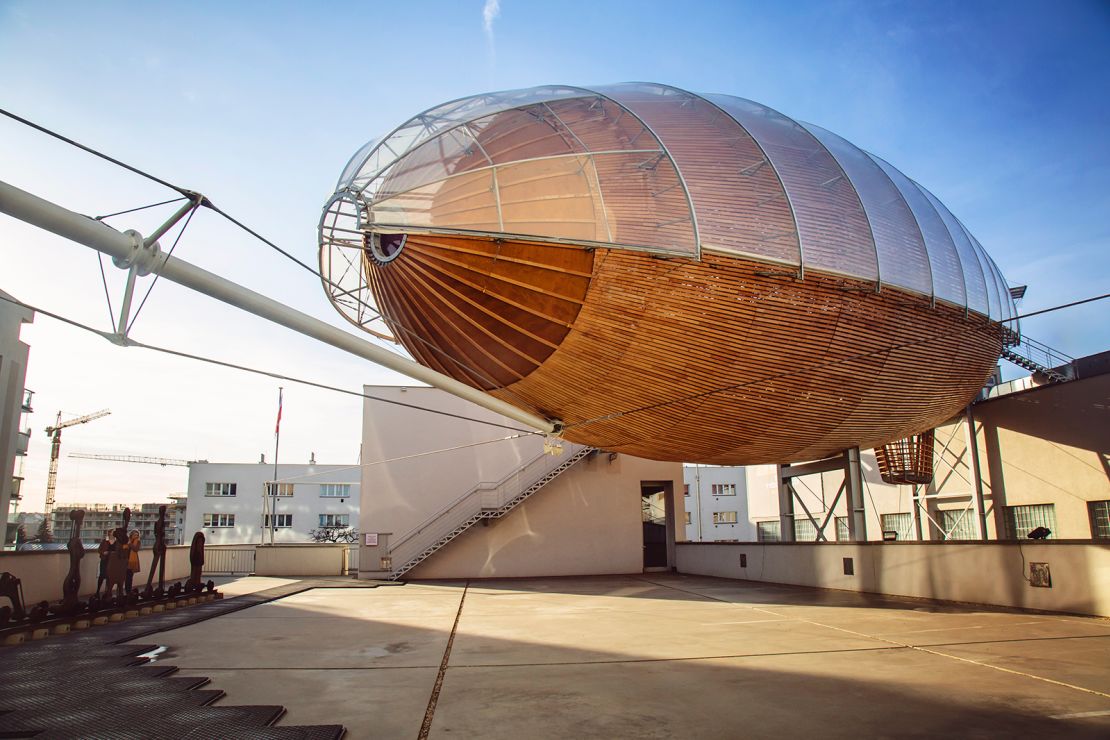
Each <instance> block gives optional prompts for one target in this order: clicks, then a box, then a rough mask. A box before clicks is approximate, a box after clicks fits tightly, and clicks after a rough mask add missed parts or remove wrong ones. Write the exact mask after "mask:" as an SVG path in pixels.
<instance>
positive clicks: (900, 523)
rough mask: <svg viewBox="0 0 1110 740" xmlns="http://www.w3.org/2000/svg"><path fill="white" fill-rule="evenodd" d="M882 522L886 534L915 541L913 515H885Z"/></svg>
mask: <svg viewBox="0 0 1110 740" xmlns="http://www.w3.org/2000/svg"><path fill="white" fill-rule="evenodd" d="M968 515H969V516H970V512H968ZM880 520H881V521H882V527H883V531H884V532H897V533H898V539H900V540H912V539H913V537H912V536H911V533H912V532H913V514H909V513H900V514H883V515H882V516H881V517H880Z"/></svg>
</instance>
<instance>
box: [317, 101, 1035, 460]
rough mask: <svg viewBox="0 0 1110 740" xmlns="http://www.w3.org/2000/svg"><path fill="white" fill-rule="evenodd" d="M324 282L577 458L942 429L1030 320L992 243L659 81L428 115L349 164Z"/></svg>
mask: <svg viewBox="0 0 1110 740" xmlns="http://www.w3.org/2000/svg"><path fill="white" fill-rule="evenodd" d="M321 266H322V268H323V270H324V274H325V275H326V276H327V277H328V281H327V283H326V287H327V289H328V290H329V293H330V297H331V299H332V301H333V303H334V304H335V305H336V307H337V308H338V309H339V310H340V311H341V312H342V313H343V314H344V315H345V316H346V317H347V318H348V319H350V320H351V321H352V322H353V323H355V324H356V325H358V326H360V327H362V328H364V329H367V330H368V331H371V332H373V333H375V334H378V335H379V336H383V337H386V338H390V339H392V340H394V341H396V342H398V343H399V344H401V345H403V346H404V348H405V349H406V350H407V351H408V352H409V353H410V354H411V355H412V356H413V357H414V358H415V359H416V360H418V361H419V362H420V363H422V364H424V365H426V366H428V367H430V368H432V369H435V370H437V371H439V372H442V373H444V374H446V375H448V376H451V377H453V378H455V379H457V380H460V381H462V382H464V383H467V384H469V385H471V386H473V387H475V388H480V389H482V390H484V391H486V392H488V393H490V394H491V395H493V396H496V397H498V398H500V399H502V400H504V401H506V402H508V403H510V404H512V405H515V406H517V407H519V408H521V409H524V410H527V411H530V412H534V413H537V414H539V415H542V416H544V417H547V418H549V419H556V420H559V421H560V422H561V423H562V424H563V425H564V432H563V434H564V436H565V437H566V438H567V439H569V440H571V441H574V442H578V443H582V444H586V445H590V446H593V447H598V448H602V449H606V450H613V451H619V452H625V453H628V454H632V455H637V456H640V457H646V458H653V459H660V460H682V461H689V462H704V463H714V464H752V463H765V462H790V461H797V460H807V459H815V458H819V457H823V456H826V455H830V454H834V453H836V452H838V451H840V450H843V449H845V448H848V447H853V446H860V447H864V448H867V447H874V446H877V445H880V444H883V443H885V442H888V441H890V440H892V439H896V438H899V437H903V436H906V435H908V434H912V433H916V432H919V431H923V430H925V429H929V428H931V427H933V426H935V425H936V424H938V423H940V422H942V421H944V420H946V419H948V418H950V417H951V416H952V415H953V414H955V413H957V412H958V411H959V410H960V409H961V408H963V407H964V406H965V405H966V404H967V403H968V402H969V401H970V400H971V398H972V397H973V396H974V394H975V393H976V392H977V391H978V390H979V389H980V388H981V387H982V385H983V382H984V380H985V379H986V377H987V375H988V374H989V372H990V370H991V369H992V367H993V365H994V363H995V362H996V361H997V358H998V356H999V353H1000V350H1001V346H1002V341H1003V337H1004V335H1005V334H1006V332H1007V328H1006V322H1009V321H1011V320H1012V318H1013V316H1014V311H1013V304H1012V301H1011V300H1010V296H1009V293H1008V289H1007V288H1006V284H1005V281H1004V279H1003V278H1002V276H1001V273H1000V272H999V271H998V269H997V266H996V265H995V264H994V262H993V261H992V260H991V259H990V257H989V256H988V255H987V254H986V252H985V251H984V250H983V249H982V247H981V245H979V243H978V242H977V241H975V239H974V237H972V236H971V234H970V233H969V232H968V231H967V230H966V229H965V228H964V227H963V224H961V223H960V222H959V220H958V219H956V218H955V216H953V215H952V214H951V213H950V212H949V211H948V210H947V209H946V208H945V207H944V206H943V204H941V203H940V201H939V200H937V199H936V198H935V197H934V196H933V195H932V194H931V193H929V192H928V191H927V190H925V189H924V188H922V187H921V186H920V185H918V184H916V183H914V182H913V181H911V180H910V179H909V178H907V177H906V176H905V175H903V174H901V173H900V172H898V171H897V170H896V169H894V168H893V167H891V166H890V165H889V164H887V163H886V162H885V161H883V160H881V159H879V158H877V157H874V156H873V155H870V154H867V153H866V152H863V151H862V150H860V149H858V148H856V147H854V146H853V145H852V144H850V143H848V142H846V141H845V140H843V139H841V138H840V137H837V136H836V135H835V134H832V133H830V132H828V131H825V130H824V129H821V128H819V127H816V126H812V125H809V124H799V123H797V122H795V121H792V120H791V119H789V118H787V117H785V116H783V115H782V114H780V113H778V112H776V111H773V110H771V109H769V108H766V107H764V106H760V105H759V104H756V103H752V102H751V101H746V100H743V99H740V98H732V97H729V96H719V95H710V96H700V95H695V94H693V93H688V92H685V91H681V90H677V89H675V88H671V87H667V86H663V85H642V84H633V85H617V86H611V87H607V88H597V89H593V90H584V89H581V88H573V87H549V88H534V89H530V90H523V91H509V92H507V93H496V94H490V95H485V96H476V97H474V98H468V99H463V100H461V101H453V102H452V103H447V104H444V105H443V106H439V107H437V108H435V109H432V110H430V111H426V112H425V113H424V114H421V115H420V116H417V117H416V118H414V119H412V120H410V121H409V122H408V123H406V124H404V125H403V126H402V127H400V128H399V129H397V130H396V131H395V132H393V133H392V134H390V135H389V136H387V137H386V138H385V139H383V140H382V141H381V142H378V143H372V144H370V145H367V147H365V148H364V149H363V150H361V151H360V152H359V153H358V154H356V156H355V158H353V159H352V161H351V164H349V165H348V167H347V170H346V171H345V172H344V174H343V176H342V177H341V179H340V183H339V186H338V187H337V190H336V194H335V196H333V198H332V200H331V201H330V202H329V203H328V205H327V206H326V207H325V211H324V216H323V218H322V220H321Z"/></svg>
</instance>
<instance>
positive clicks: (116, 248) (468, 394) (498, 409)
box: [0, 181, 562, 434]
mask: <svg viewBox="0 0 1110 740" xmlns="http://www.w3.org/2000/svg"><path fill="white" fill-rule="evenodd" d="M0 212H2V213H6V214H8V215H9V216H12V217H14V218H17V219H19V220H20V221H25V222H27V223H29V224H31V225H33V226H38V227H39V228H41V229H45V230H46V231H49V232H52V233H54V234H57V235H58V236H63V237H65V238H66V239H70V240H71V241H75V242H77V243H79V244H83V245H85V246H87V247H91V248H92V249H95V250H97V251H98V252H102V253H104V254H106V255H108V256H109V257H111V258H112V261H113V262H114V263H115V265H116V266H117V267H120V268H124V269H130V268H131V266H132V265H135V266H137V267H138V273H139V274H140V275H147V274H150V273H152V272H153V273H157V274H159V275H161V276H162V277H164V278H165V279H167V280H172V281H173V282H175V283H178V284H179V285H184V286H185V287H187V288H192V289H193V290H195V291H197V292H198V293H204V294H205V295H207V296H210V297H212V298H215V299H217V300H220V301H223V302H224V303H227V304H229V305H231V306H235V307H236V308H241V309H243V310H244V311H247V312H249V313H253V314H254V315H256V316H260V317H262V318H264V319H267V320H268V321H272V322H274V323H275V324H281V325H282V326H284V327H287V328H289V329H292V330H293V331H296V332H300V333H301V334H304V335H305V336H309V337H312V338H313V339H317V340H319V341H321V342H324V343H325V344H330V345H331V346H333V347H336V348H338V349H341V350H344V351H345V352H350V353H351V354H353V355H356V356H358V357H362V358H363V359H366V360H369V361H370V362H373V363H376V364H378V365H381V366H383V367H386V368H389V369H390V370H394V371H396V372H399V373H401V374H402V375H407V376H408V377H410V378H412V379H414V380H419V381H421V382H423V383H427V384H428V385H431V386H435V387H436V388H439V389H441V390H444V391H446V392H448V393H450V394H452V395H455V396H458V397H459V398H463V399H465V400H467V401H470V402H471V403H475V404H478V405H479V406H482V407H484V408H486V409H489V410H490V411H493V412H495V413H498V414H501V415H502V416H506V417H508V418H510V419H513V420H515V421H518V422H520V423H521V424H526V425H528V426H530V427H532V428H533V429H537V430H539V431H541V432H544V433H546V434H551V433H557V432H558V431H559V430H560V429H561V427H562V425H561V424H559V423H558V422H552V421H549V420H547V419H544V418H542V417H540V416H537V415H536V414H531V413H529V412H527V411H522V410H521V409H518V408H517V407H516V406H513V405H511V404H509V403H506V402H505V401H502V400H500V399H498V398H494V397H493V396H491V395H489V394H487V393H483V392H482V391H480V390H477V389H475V388H471V387H470V386H468V385H466V384H465V383H461V382H459V381H457V380H455V379H454V378H452V377H449V376H447V375H444V374H442V373H438V372H436V371H435V370H432V369H430V368H427V367H424V366H423V365H421V364H419V363H416V362H413V361H412V360H407V359H405V358H404V357H401V356H400V355H397V354H395V353H393V352H390V351H389V350H386V349H383V348H381V347H379V346H377V345H375V344H373V343H371V342H368V341H367V340H365V339H363V338H361V337H357V336H355V335H353V334H349V333H347V332H346V331H343V330H341V329H337V328H335V327H334V326H332V325H331V324H328V323H326V322H324V321H321V320H320V319H317V318H314V317H312V316H309V315H308V314H304V313H301V312H300V311H297V310H295V309H292V308H290V307H289V306H286V305H284V304H282V303H279V302H278V301H275V300H274V299H272V298H269V297H267V296H264V295H262V294H261V293H256V292H254V291H253V290H250V289H249V288H244V287H243V286H242V285H239V284H237V283H233V282H231V281H230V280H227V279H225V278H222V277H220V276H219V275H216V274H214V273H211V272H208V271H207V270H205V269H202V268H200V267H197V266H195V265H193V264H190V263H189V262H186V261H184V260H182V259H179V258H177V257H171V256H168V255H166V254H165V253H163V252H162V251H161V250H160V249H159V247H158V245H157V244H149V245H148V244H144V243H143V237H142V235H141V234H139V233H138V232H135V231H126V232H119V231H116V230H115V229H113V228H111V227H110V226H108V225H107V224H104V223H102V222H100V221H94V220H93V219H91V218H88V217H87V216H83V215H81V214H79V213H75V212H73V211H70V210H68V209H66V208H63V207H62V206H59V205H57V204H55V203H51V202H50V201H48V200H44V199H42V198H39V197H38V196H36V195H32V194H31V193H28V192H27V191H25V190H20V189H19V188H17V187H14V186H12V185H9V184H8V183H6V182H3V181H0Z"/></svg>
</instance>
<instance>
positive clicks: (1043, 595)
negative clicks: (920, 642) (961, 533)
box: [677, 541, 1110, 616]
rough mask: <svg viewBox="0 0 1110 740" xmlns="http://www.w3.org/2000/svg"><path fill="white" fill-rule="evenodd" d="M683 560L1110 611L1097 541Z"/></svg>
mask: <svg viewBox="0 0 1110 740" xmlns="http://www.w3.org/2000/svg"><path fill="white" fill-rule="evenodd" d="M741 555H744V556H745V558H746V561H747V565H746V567H744V566H741V565H740V559H741V558H740V556H741ZM844 558H852V565H853V568H854V570H855V575H845V574H844ZM677 563H678V570H679V572H681V573H689V574H692V575H706V576H720V577H722V578H737V579H742V580H748V581H763V582H768V583H787V584H794V585H799V586H814V587H817V588H835V589H843V590H847V591H866V592H870V593H880V594H891V595H896V596H911V597H919V598H926V599H941V600H945V601H962V602H969V603H975V604H992V605H997V606H1011V607H1020V608H1025V609H1043V610H1048V611H1060V612H1072V613H1077V614H1094V615H1099V616H1110V544H1095V543H1092V542H1090V541H1057V542H1041V543H1034V542H1025V541H1023V542H1020V543H1019V542H968V543H953V542H935V543H919V542H847V543H839V542H830V543H813V542H806V543H785V542H782V543H779V542H774V543H772V542H766V543H765V542H728V543H715V542H714V543H708V542H707V543H700V542H690V543H679V544H678V546H677ZM1030 563H1047V564H1048V566H1049V569H1050V571H1051V579H1052V586H1051V588H1042V587H1035V586H1033V585H1032V584H1031V583H1030V582H1029V580H1028V579H1029V575H1030V568H1029V564H1030Z"/></svg>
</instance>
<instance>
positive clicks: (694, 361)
mask: <svg viewBox="0 0 1110 740" xmlns="http://www.w3.org/2000/svg"><path fill="white" fill-rule="evenodd" d="M538 255H543V256H544V257H543V259H540V258H539V256H538ZM575 257H577V258H578V260H579V261H575ZM537 261H539V262H544V266H543V267H539V266H537V265H535V264H534V263H536V262H537ZM591 263H592V270H593V277H592V279H590V278H588V277H586V275H587V274H588V273H587V270H588V269H590V266H591ZM374 270H375V272H376V273H377V274H378V276H379V277H380V278H381V279H382V284H383V287H385V288H386V289H387V294H386V295H384V296H381V297H382V298H383V304H382V305H383V307H387V312H391V311H397V312H398V313H397V315H400V316H419V322H418V323H415V324H413V325H412V326H411V327H409V328H411V329H412V330H413V331H414V332H419V334H420V335H421V336H422V337H424V338H425V339H427V340H428V342H429V344H431V345H434V346H435V347H437V348H438V350H436V351H430V350H429V348H428V346H427V345H422V344H420V343H418V342H413V341H411V340H406V341H405V345H406V347H408V348H409V349H410V351H412V352H413V354H415V355H417V356H418V357H421V358H425V357H427V358H429V359H436V360H437V363H436V364H437V365H439V366H441V367H443V368H444V370H445V372H448V374H451V375H453V376H454V377H456V378H458V379H460V380H462V381H464V382H468V383H471V384H472V385H476V386H478V387H482V388H485V389H487V390H491V392H492V393H493V395H495V396H498V397H500V398H502V399H504V400H506V401H508V402H510V403H514V404H517V405H523V406H527V407H530V408H531V410H534V411H538V412H540V413H543V414H547V415H549V416H551V417H554V418H559V419H562V420H563V421H564V422H565V423H566V424H567V429H566V432H565V436H566V438H567V439H570V440H572V441H574V442H579V443H581V444H588V445H591V446H596V447H600V448H603V449H607V450H614V451H619V452H625V453H628V454H632V455H636V456H639V457H647V458H653V459H670V460H687V461H699V462H704V463H710V464H729V465H740V464H754V463H766V462H788V461H796V460H809V459H815V458H818V457H823V456H826V455H830V454H834V453H836V452H838V451H840V450H843V449H845V448H847V447H851V446H855V445H858V446H861V447H873V446H876V445H879V444H882V443H883V442H887V441H889V440H891V439H895V438H898V437H903V436H906V435H908V434H911V433H914V432H918V431H921V430H922V429H927V428H930V427H932V426H935V425H936V424H938V423H940V422H942V421H943V420H944V419H947V418H950V417H951V416H952V415H953V414H954V413H956V412H957V411H958V410H959V409H961V408H962V407H963V406H964V405H965V404H966V403H967V402H968V400H969V399H970V398H971V397H972V396H973V395H974V393H975V392H976V391H978V389H979V388H981V387H982V384H983V381H984V380H985V378H986V376H987V374H988V373H989V371H990V369H991V367H993V365H994V363H995V361H996V360H997V358H998V353H999V351H1000V349H1001V336H1000V330H999V326H998V325H997V324H992V323H989V322H988V321H986V320H985V319H984V318H983V317H980V316H976V315H968V314H966V312H964V311H962V310H958V309H955V308H952V307H948V306H945V305H937V306H935V307H934V306H931V305H930V303H929V301H928V300H927V299H924V298H921V297H919V296H916V295H913V294H911V293H906V292H901V291H897V290H892V289H888V290H885V291H883V292H882V293H876V292H874V290H873V288H872V287H871V286H869V285H868V284H866V283H862V282H857V281H852V280H848V279H845V278H840V277H835V276H826V275H820V274H816V273H811V274H810V275H807V277H806V278H805V280H798V279H796V277H795V276H794V275H793V273H791V272H789V271H788V270H785V269H776V268H774V267H773V266H769V265H767V264H764V263H758V262H754V261H748V260H742V259H738V258H736V257H733V256H728V255H721V254H712V253H707V254H703V256H702V260H701V261H695V260H686V259H668V260H661V259H658V258H655V257H652V256H650V255H645V254H641V253H636V252H629V251H623V250H597V251H596V253H594V252H590V251H588V250H581V249H574V248H566V247H552V246H550V245H548V246H543V245H539V244H535V243H519V242H509V241H504V242H501V243H497V242H495V241H493V240H489V239H484V238H469V239H468V238H451V239H447V238H443V237H435V238H431V237H421V238H419V239H416V240H415V241H413V240H412V239H411V238H410V242H409V244H408V245H407V246H406V247H405V251H404V252H403V253H402V254H401V256H400V257H399V258H398V259H397V260H395V261H394V262H391V263H389V264H388V265H385V266H384V267H383V266H376V267H375V268H374ZM406 286H407V290H406ZM448 286H450V287H451V288H452V290H449V291H448V290H446V288H447V287H448ZM587 286H588V290H586V289H585V288H586V287H587ZM548 291H551V292H548ZM556 291H557V292H556ZM420 301H424V303H421V302H420ZM529 301H531V302H529ZM525 306H527V308H525ZM483 308H484V309H488V310H489V311H490V312H491V313H495V314H497V319H496V320H495V319H493V318H492V317H491V316H489V315H488V314H485V313H484V312H483ZM571 327H573V328H571ZM492 333H497V337H498V338H496V339H495V338H493V337H491V334H492ZM405 335H406V333H405V332H402V333H401V336H402V337H404V336H405ZM552 345H554V346H552ZM449 355H450V356H453V357H454V360H458V362H457V363H456V362H454V361H452V360H445V359H444V358H445V357H446V356H449ZM461 366H465V367H470V368H476V369H479V370H481V372H482V373H483V374H484V375H485V376H486V377H485V378H483V379H482V380H481V381H477V382H476V381H475V378H474V374H473V373H472V372H468V371H466V370H464V369H463V367H461ZM491 379H494V380H496V381H497V382H498V384H499V387H493V386H492V385H491V384H490V382H489V381H490V380H491Z"/></svg>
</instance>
